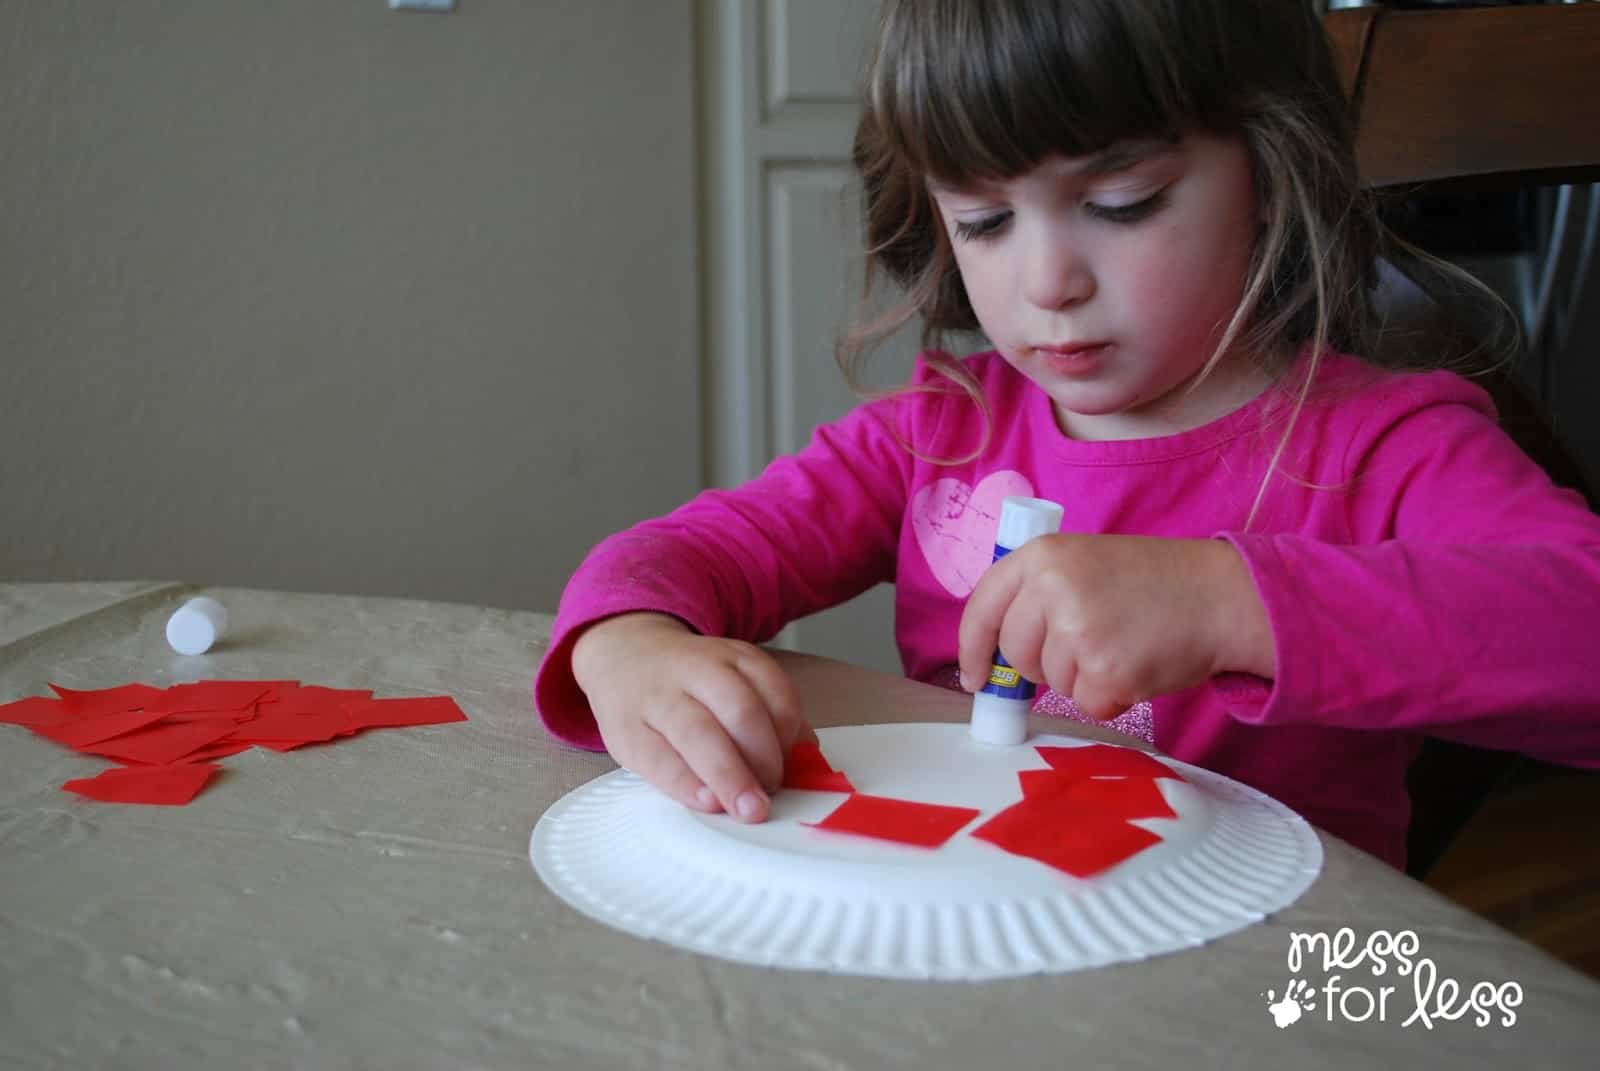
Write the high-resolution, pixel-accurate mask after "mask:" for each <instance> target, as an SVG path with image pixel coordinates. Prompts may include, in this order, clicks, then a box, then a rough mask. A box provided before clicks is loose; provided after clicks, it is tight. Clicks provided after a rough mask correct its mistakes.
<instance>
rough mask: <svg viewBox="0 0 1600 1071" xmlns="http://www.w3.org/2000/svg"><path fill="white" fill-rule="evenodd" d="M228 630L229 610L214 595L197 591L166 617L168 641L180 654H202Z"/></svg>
mask: <svg viewBox="0 0 1600 1071" xmlns="http://www.w3.org/2000/svg"><path fill="white" fill-rule="evenodd" d="M227 630H228V611H227V610H226V609H225V608H224V607H223V605H222V604H221V603H220V602H218V601H217V600H216V599H210V598H207V597H206V596H204V595H198V596H196V597H195V598H192V599H190V600H189V601H188V602H186V603H184V604H183V605H182V606H180V607H178V609H177V611H176V612H175V613H173V615H172V616H171V617H170V618H168V619H167V642H168V643H170V644H171V645H172V649H173V650H174V651H177V652H178V653H179V654H189V655H193V654H205V653H206V652H207V651H209V650H210V649H211V645H212V644H213V643H216V642H217V640H219V639H221V638H222V634H223V633H224V632H226V631H227Z"/></svg>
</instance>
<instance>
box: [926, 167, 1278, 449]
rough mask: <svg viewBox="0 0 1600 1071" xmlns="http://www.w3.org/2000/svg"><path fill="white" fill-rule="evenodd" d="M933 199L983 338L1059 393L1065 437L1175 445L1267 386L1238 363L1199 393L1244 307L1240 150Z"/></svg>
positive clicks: (1250, 213)
mask: <svg viewBox="0 0 1600 1071" xmlns="http://www.w3.org/2000/svg"><path fill="white" fill-rule="evenodd" d="M929 188H930V192H931V193H932V196H933V199H934V201H935V203H936V204H937V205H938V208H939V212H940V215H941V216H942V218H943V220H944V225H945V229H946V231H947V232H948V234H949V236H950V244H951V246H952V247H953V248H954V250H955V257H956V265H957V267H958V268H959V269H960V271H961V281H962V283H963V284H964V285H965V287H966V291H967V297H968V299H969V300H970V301H971V303H972V308H973V311H974V312H975V313H976V314H977V317H978V322H979V324H980V325H981V326H982V327H983V330H984V333H985V334H986V335H987V336H988V337H989V340H990V342H992V343H993V344H994V345H995V347H996V348H997V349H998V350H999V351H1000V353H1001V355H1002V356H1004V357H1005V359H1006V360H1007V361H1009V362H1010V363H1011V364H1012V365H1013V366H1014V367H1015V368H1016V369H1017V370H1018V371H1019V372H1021V373H1022V374H1023V375H1025V376H1027V377H1028V378H1029V379H1030V380H1032V381H1033V382H1034V383H1036V384H1037V385H1038V386H1039V388H1040V389H1041V390H1043V391H1044V392H1045V393H1046V394H1048V395H1049V396H1050V399H1051V402H1052V403H1053V405H1054V409H1055V414H1056V422H1057V423H1058V424H1059V425H1060V427H1061V430H1062V431H1063V432H1065V433H1066V434H1068V435H1070V436H1072V437H1073V438H1077V439H1133V438H1147V437H1154V436H1159V435H1169V434H1173V433H1175V432H1178V431H1184V430H1188V429H1189V428H1194V427H1198V426H1200V425H1201V424H1205V423H1208V422H1209V421H1211V420H1215V419H1216V418H1218V417H1220V416H1222V415H1224V414H1226V413H1228V412H1231V411H1232V410H1233V409H1236V408H1238V407H1239V406H1240V405H1243V404H1244V403H1245V402H1246V401H1248V400H1249V399H1251V398H1253V397H1255V396H1256V395H1257V394H1259V393H1260V391H1261V390H1262V389H1263V388H1264V387H1265V386H1266V383H1267V380H1266V376H1265V374H1264V373H1262V372H1260V371H1258V370H1257V367H1256V365H1255V364H1254V362H1251V361H1248V360H1246V359H1244V358H1242V357H1241V356H1240V355H1237V354H1228V355H1225V356H1224V358H1223V359H1222V361H1221V362H1220V363H1219V364H1218V365H1217V367H1216V368H1214V369H1213V370H1212V372H1211V373H1209V374H1208V375H1207V376H1206V377H1205V378H1204V379H1203V380H1201V381H1200V382H1199V383H1198V385H1196V384H1194V383H1193V381H1194V379H1195V377H1196V375H1197V374H1198V373H1199V371H1200V369H1201V367H1202V366H1203V365H1204V364H1205V363H1206V361H1207V359H1208V358H1209V357H1210V356H1211V354H1212V351H1213V350H1214V348H1215V346H1216V343H1217V341H1218V340H1219V339H1220V338H1221V336H1222V332H1223V330H1224V329H1225V327H1226V325H1227V323H1228V321H1229V319H1230V318H1231V317H1232V316H1233V312H1234V309H1235V307H1236V306H1237V305H1238V303H1239V297H1240V295H1241V293H1242V292H1243V289H1244V284H1245V278H1246V274H1247V272H1248V270H1249V265H1250V254H1251V248H1252V243H1253V241H1254V238H1255V232H1256V220H1257V212H1256V202H1255V193H1254V187H1253V183H1252V176H1251V169H1250V159H1249V155H1248V153H1247V152H1246V150H1245V147H1244V145H1243V143H1242V142H1241V141H1239V140H1238V139H1222V138H1216V137H1210V136H1201V135H1190V136H1187V137H1185V138H1184V139H1182V140H1181V141H1179V142H1177V143H1175V144H1174V143H1171V142H1166V141H1149V142H1144V141H1138V142H1122V143H1118V144H1116V145H1114V146H1112V147H1111V148H1110V149H1108V150H1106V151H1105V152H1102V153H1098V154H1096V155H1094V156H1088V157H1073V158H1070V159H1069V158H1064V157H1053V158H1049V159H1046V160H1045V161H1044V162H1042V163H1041V164H1040V165H1039V166H1038V167H1036V168H1034V169H1033V170H1032V171H1029V172H1027V173H1026V174H1024V175H1022V176H1020V177H1018V178H1016V179H1012V180H1009V181H1006V182H999V183H988V184H983V185H979V186H976V187H973V188H966V189H949V188H945V187H942V186H939V185H937V184H930V187H929ZM1191 388H1192V389H1191Z"/></svg>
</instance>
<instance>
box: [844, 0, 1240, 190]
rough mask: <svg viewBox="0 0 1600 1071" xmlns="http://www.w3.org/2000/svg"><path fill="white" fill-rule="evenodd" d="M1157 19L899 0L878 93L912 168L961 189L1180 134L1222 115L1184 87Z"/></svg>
mask: <svg viewBox="0 0 1600 1071" xmlns="http://www.w3.org/2000/svg"><path fill="white" fill-rule="evenodd" d="M1160 21H1161V20H1160V19H1159V18H1154V17H1151V16H1150V14H1149V12H1148V11H1147V10H1146V11H1141V10H1140V5H1136V4H1135V5H1130V4H1127V3H1126V2H1120V0H1103V2H1093V0H1091V2H1087V3H1081V4H1077V5H1074V6H1073V14H1072V18H1071V20H1070V23H1069V20H1068V19H1066V18H1065V17H1064V16H1063V12H1062V10H1061V9H1060V7H1058V6H1057V5H1054V4H1040V3H1033V2H1027V0H1024V2H1005V0H991V2H988V3H981V4H972V3H960V2H952V0H909V2H903V3H898V4H891V5H889V8H888V10H887V11H886V12H885V17H884V25H883V34H882V35H881V37H880V49H879V53H878V55H877V57H876V59H875V62H874V65H873V69H872V72H871V75H870V81H869V87H868V99H869V102H870V106H871V107H872V110H873V111H874V112H875V113H876V114H875V118H876V120H877V123H878V126H879V129H880V130H881V131H882V132H883V134H884V136H885V139H886V140H887V142H888V144H889V147H890V148H891V149H892V151H894V152H896V153H897V154H898V155H900V156H901V157H902V159H904V160H905V161H906V163H907V164H909V166H910V167H911V169H912V170H913V171H915V172H917V173H920V174H923V175H925V176H927V177H929V178H931V179H933V180H934V181H936V182H940V183H944V184H948V185H952V186H962V185H966V184H969V183H971V182H974V181H1004V180H1007V179H1011V178H1015V177H1017V176H1018V175H1021V174H1024V173H1026V172H1027V171H1030V170H1032V169H1033V168H1034V167H1035V166H1037V165H1038V164H1039V162H1040V161H1042V160H1044V159H1045V158H1046V157H1049V156H1056V155H1059V156H1084V155H1089V154H1092V153H1096V152H1100V151H1102V150H1104V149H1106V148H1108V147H1110V146H1111V145H1112V144H1114V143H1116V142H1118V141H1123V140H1127V139H1132V138H1161V139H1175V138H1176V137H1177V136H1178V135H1179V133H1180V132H1181V131H1182V130H1183V128H1184V127H1185V126H1187V125H1189V124H1190V123H1191V122H1194V121H1197V120H1199V121H1205V120H1206V119H1207V118H1209V117H1208V116H1205V115H1203V114H1202V113H1203V112H1206V111H1212V110H1214V109H1213V108H1206V107H1204V106H1203V105H1202V104H1201V103H1200V102H1197V101H1195V100H1193V99H1190V96H1189V94H1187V93H1186V92H1184V90H1183V83H1184V79H1182V77H1181V76H1180V72H1179V71H1178V69H1177V66H1176V58H1175V57H1174V56H1173V55H1172V54H1171V52H1170V50H1169V49H1168V47H1167V46H1166V44H1165V41H1166V37H1165V34H1166V29H1167V28H1165V27H1163V26H1161V25H1158V23H1159V22H1160Z"/></svg>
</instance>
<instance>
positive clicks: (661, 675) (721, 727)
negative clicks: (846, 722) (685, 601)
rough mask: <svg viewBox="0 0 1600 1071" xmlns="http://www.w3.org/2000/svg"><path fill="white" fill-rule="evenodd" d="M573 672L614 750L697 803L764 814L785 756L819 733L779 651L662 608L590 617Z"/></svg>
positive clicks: (625, 762)
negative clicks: (701, 629)
mask: <svg viewBox="0 0 1600 1071" xmlns="http://www.w3.org/2000/svg"><path fill="white" fill-rule="evenodd" d="M572 672H573V676H574V677H576V678H577V681H578V687H580V688H582V689H583V691H584V694H585V695H586V696H588V698H589V705H590V707H591V708H592V709H593V710H594V716H595V721H596V723H597V724H598V725H599V727H600V736H601V739H603V740H604V741H605V745H606V750H607V751H609V752H611V757H612V758H614V759H616V760H617V762H618V763H619V764H621V765H622V766H625V767H627V768H628V769H630V770H632V771H633V772H634V773H636V774H638V775H639V776H640V777H642V778H644V779H645V780H646V781H648V782H650V783H651V784H652V785H654V786H655V787H656V788H658V789H660V790H661V791H662V792H665V793H666V794H667V795H668V796H671V797H672V798H673V799H675V800H677V801H678V802H679V803H682V804H683V805H684V806H686V807H692V808H694V809H695V810H697V811H705V812H708V813H710V812H716V811H726V812H727V813H728V814H730V815H733V816H734V817H736V818H738V819H740V820H741V821H745V822H762V821H765V820H766V818H767V815H768V813H769V811H770V807H771V803H770V800H771V794H772V793H773V792H776V791H777V789H778V786H779V785H780V784H781V783H782V782H783V763H784V757H785V756H786V755H788V754H789V749H790V748H791V747H792V746H793V745H794V743H795V741H797V740H815V739H816V733H815V732H814V731H813V730H812V729H811V727H810V726H809V725H808V724H807V723H806V720H805V716H804V714H803V713H802V712H801V710H800V695H799V693H798V692H797V691H796V690H795V687H794V682H793V681H792V680H790V679H789V675H788V674H787V673H785V672H784V670H783V668H782V667H781V666H779V665H778V663H777V660H775V659H774V658H773V657H772V656H771V655H769V654H768V653H767V652H765V651H763V650H762V649H761V648H759V647H757V646H756V645H755V644H752V643H745V642H744V641H742V640H725V639H719V638H716V637H711V636H702V635H699V634H698V633H696V632H694V631H692V630H691V629H690V628H689V627H688V626H687V625H685V624H683V622H681V621H679V620H678V619H677V618H675V617H669V616H668V615H666V614H658V613H629V614H621V615H618V616H617V617H610V618H606V619H605V620H603V621H599V622H597V623H595V624H593V625H590V626H589V627H588V629H586V630H585V631H584V632H583V634H582V635H580V636H579V637H578V640H577V643H575V644H574V645H573V648H572Z"/></svg>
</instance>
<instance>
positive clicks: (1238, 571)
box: [960, 535, 1276, 720]
mask: <svg viewBox="0 0 1600 1071" xmlns="http://www.w3.org/2000/svg"><path fill="white" fill-rule="evenodd" d="M997 647H998V648H999V650H1000V652H1001V653H1002V654H1004V655H1005V658H1006V661H1008V662H1010V663H1011V665H1012V667H1013V668H1015V669H1016V670H1017V672H1019V673H1021V674H1022V675H1023V676H1024V677H1026V678H1028V679H1029V680H1031V681H1034V682H1036V683H1043V684H1048V685H1049V686H1050V687H1051V688H1053V689H1054V690H1055V691H1056V692H1058V693H1060V694H1061V695H1065V696H1070V697H1071V698H1072V701H1073V703H1075V704H1076V705H1077V707H1078V709H1079V710H1080V711H1082V712H1083V713H1084V714H1086V715H1088V716H1089V717H1091V718H1097V719H1100V720H1105V719H1108V718H1114V717H1116V716H1117V715H1118V714H1120V713H1121V712H1122V711H1124V710H1126V709H1128V708H1129V707H1131V706H1133V705H1134V704H1135V703H1138V702H1141V701H1143V700H1146V699H1150V698H1153V697H1154V696H1158V695H1166V694H1169V693H1171V692H1177V691H1181V690H1183V689H1185V688H1189V687H1192V686H1194V685H1196V684H1200V683H1202V682H1203V681H1205V680H1207V679H1208V678H1210V677H1212V676H1215V675H1216V674H1218V673H1224V672H1229V671H1235V672H1242V673H1254V674H1256V675H1257V676H1261V677H1268V678H1270V677H1272V676H1273V675H1274V674H1275V672H1276V663H1275V651H1274V648H1273V639H1272V627H1271V625H1270V623H1269V622H1268V620H1267V612H1266V608H1265V607H1264V606H1263V605H1262V603H1261V598H1260V596H1259V595H1258V594H1257V593H1256V588H1255V582H1254V581H1253V580H1251V578H1250V573H1249V570H1248V569H1247V568H1246V567H1245V563H1244V559H1243V558H1241V557H1240V556H1239V552H1238V551H1236V550H1235V549H1234V548H1233V546H1232V544H1229V543H1227V542H1224V541H1222V540H1219V539H1158V538H1153V537H1148V536H1114V535H1050V536H1041V537H1039V538H1037V539H1033V540H1030V541H1029V542H1028V543H1026V544H1024V545H1023V546H1021V547H1019V548H1018V549H1016V550H1014V551H1012V552H1011V553H1010V554H1007V555H1006V556H1005V557H1004V558H1001V559H1000V560H999V561H997V562H995V563H994V564H993V565H992V566H990V567H989V569H988V570H987V571H986V572H985V573H984V574H983V576H982V577H981V578H980V579H979V581H978V585H977V587H976V588H975V589H974V590H973V592H972V597H971V598H970V599H969V600H968V601H967V607H966V610H965V612H963V614H962V615H961V647H960V654H961V679H962V684H963V686H964V687H966V688H967V689H968V690H969V691H971V690H973V689H976V688H979V687H982V685H983V683H984V681H986V680H987V679H988V677H989V667H990V664H991V662H992V660H993V656H994V652H995V649H996V648H997Z"/></svg>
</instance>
